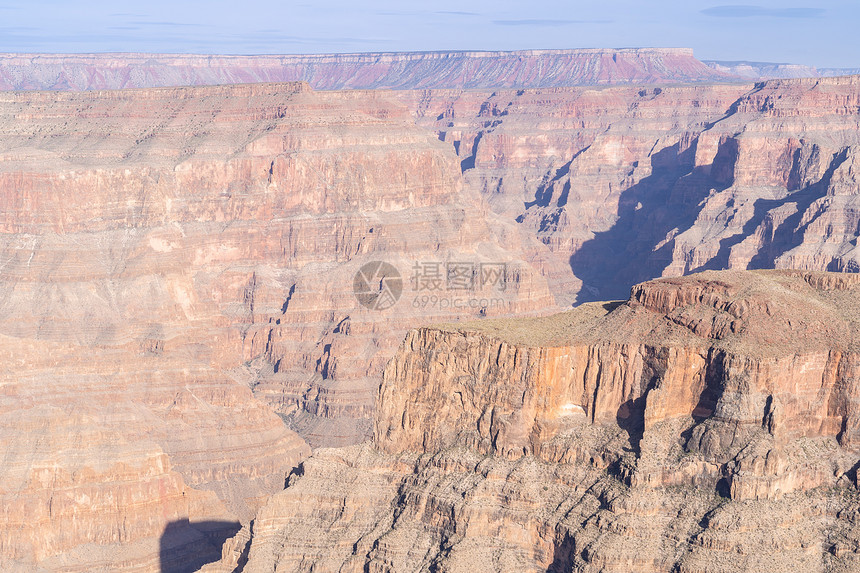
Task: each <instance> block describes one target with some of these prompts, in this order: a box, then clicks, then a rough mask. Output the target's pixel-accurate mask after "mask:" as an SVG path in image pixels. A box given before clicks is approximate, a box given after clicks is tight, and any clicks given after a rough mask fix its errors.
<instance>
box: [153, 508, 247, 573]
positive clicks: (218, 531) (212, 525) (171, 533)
mask: <svg viewBox="0 0 860 573" xmlns="http://www.w3.org/2000/svg"><path fill="white" fill-rule="evenodd" d="M241 527H242V525H241V524H240V523H239V522H238V521H195V522H190V521H188V520H187V519H180V520H177V521H171V522H170V523H168V524H167V526H166V527H165V528H164V532H163V533H162V534H161V539H160V542H159V552H158V556H159V561H160V563H161V572H162V573H193V572H194V571H197V570H198V569H200V568H201V567H203V566H204V565H206V564H207V563H213V562H215V561H218V560H219V559H221V546H223V545H224V542H225V541H227V540H228V539H230V538H231V537H233V536H234V535H236V533H238V532H239V529H241Z"/></svg>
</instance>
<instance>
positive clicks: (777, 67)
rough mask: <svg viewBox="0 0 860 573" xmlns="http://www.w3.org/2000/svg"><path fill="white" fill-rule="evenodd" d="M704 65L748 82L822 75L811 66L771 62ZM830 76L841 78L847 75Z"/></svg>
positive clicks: (712, 61) (723, 62)
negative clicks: (748, 80)
mask: <svg viewBox="0 0 860 573" xmlns="http://www.w3.org/2000/svg"><path fill="white" fill-rule="evenodd" d="M704 63H705V64H707V65H708V66H710V67H712V68H714V69H715V70H717V71H720V72H723V73H726V74H731V75H733V76H738V77H741V78H746V79H750V80H770V79H786V78H817V77H820V76H821V75H824V74H822V73H821V72H820V71H819V70H818V69H816V68H814V67H812V66H804V65H800V64H785V63H782V64H780V63H773V62H726V61H718V60H705V61H704ZM830 75H839V76H841V75H848V74H830Z"/></svg>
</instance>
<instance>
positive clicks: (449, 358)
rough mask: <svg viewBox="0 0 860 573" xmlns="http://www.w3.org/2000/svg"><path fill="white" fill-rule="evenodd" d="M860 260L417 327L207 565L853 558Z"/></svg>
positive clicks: (848, 562)
mask: <svg viewBox="0 0 860 573" xmlns="http://www.w3.org/2000/svg"><path fill="white" fill-rule="evenodd" d="M858 289H860V279H858V278H857V277H856V276H849V275H839V274H832V273H815V272H801V271H770V272H748V271H731V272H705V273H701V274H697V275H693V276H690V277H685V278H680V279H661V280H656V281H651V282H647V283H643V284H640V285H637V286H636V287H635V288H634V289H633V290H632V292H631V295H630V298H629V299H628V300H627V301H626V302H624V303H611V304H610V303H591V304H587V305H583V306H582V307H580V308H578V309H577V310H574V311H570V312H568V313H565V314H561V315H556V316H552V317H546V318H537V319H523V320H517V321H511V320H486V321H481V322H477V323H471V324H465V325H450V326H444V325H443V326H438V327H426V328H422V329H418V330H413V331H411V332H410V333H409V335H408V336H407V338H406V340H405V341H404V343H403V345H402V346H401V348H400V350H399V351H398V353H397V354H396V356H395V357H394V359H392V361H391V362H390V363H389V364H388V366H387V367H386V371H385V376H384V381H383V384H382V386H381V388H380V392H379V408H378V410H377V415H376V421H375V431H374V440H373V443H372V444H365V445H362V446H353V447H350V448H345V449H328V450H319V451H318V452H316V454H315V455H314V456H313V457H311V458H309V459H308V460H306V461H305V462H303V464H302V466H301V468H300V470H299V471H297V472H296V473H295V474H294V475H293V476H291V478H290V480H289V483H288V485H287V488H286V489H285V490H284V491H283V492H281V493H279V494H277V495H275V496H273V497H272V498H271V500H270V501H269V502H268V503H267V504H266V506H265V507H264V508H263V509H262V510H261V511H260V513H258V515H257V517H256V519H255V520H254V522H253V524H252V526H251V527H250V528H246V529H245V530H243V532H241V533H240V534H239V535H237V536H236V537H235V538H234V539H233V540H232V541H231V542H228V544H227V545H225V551H224V558H223V560H222V562H221V563H220V564H218V565H213V566H209V567H208V568H207V569H205V570H206V571H233V570H234V567H235V566H236V565H237V564H239V567H238V568H236V569H235V570H236V571H242V572H245V573H249V572H254V571H309V570H316V569H317V568H324V569H327V570H340V571H390V570H396V571H401V570H443V571H466V570H476V568H477V570H481V571H503V570H521V571H546V570H549V571H603V572H609V571H618V572H621V571H625V572H628V571H638V572H642V573H646V572H655V573H656V572H658V571H668V570H673V571H684V572H687V573H693V572H696V573H698V572H706V571H707V572H710V573H713V572H722V571H725V572H729V571H732V572H736V571H787V570H791V569H798V570H803V571H845V572H847V571H853V570H855V569H856V568H857V566H858V563H860V539H858V538H857V536H856V531H855V526H854V524H855V521H856V516H857V515H858V510H860V494H858V491H857V473H856V468H857V465H858V460H860V451H858V449H857V441H856V435H857V434H856V432H857V427H858V417H857V412H858V410H857V405H856V404H857V403H858V393H857V389H856V388H854V385H853V381H854V380H855V379H856V377H857V373H856V369H857V367H858V364H860V360H858V356H860V355H858V350H860V345H858V342H860V341H858V340H857V332H858V328H857V327H858V320H860V312H858V309H857V303H856V300H857V294H858Z"/></svg>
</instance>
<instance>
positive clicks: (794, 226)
mask: <svg viewBox="0 0 860 573" xmlns="http://www.w3.org/2000/svg"><path fill="white" fill-rule="evenodd" d="M395 95H396V97H398V98H400V99H401V100H403V101H404V102H406V103H407V105H409V106H410V107H411V108H412V109H413V110H415V114H416V121H417V122H418V123H419V125H423V126H426V127H427V128H428V129H433V130H434V131H435V132H436V133H437V134H438V136H439V138H440V139H442V140H443V141H446V142H448V143H449V144H451V145H452V146H453V147H454V149H455V150H456V151H457V153H458V155H459V156H460V157H461V161H462V164H461V166H462V169H463V171H464V175H465V177H466V180H467V181H468V182H470V183H471V184H472V185H474V186H477V187H478V188H479V189H481V190H482V192H483V194H484V196H485V197H487V200H488V202H489V204H490V205H491V207H492V209H493V210H494V211H495V212H497V213H499V214H502V215H503V216H504V217H505V218H509V219H514V220H516V221H518V222H519V223H520V229H521V231H522V232H523V233H524V234H526V235H531V236H534V237H537V238H539V239H540V240H541V241H542V242H543V243H544V244H545V245H546V246H548V247H549V249H550V251H551V252H552V253H553V254H552V255H549V256H547V255H545V254H544V255H541V256H542V257H544V258H543V259H542V260H541V261H538V262H539V263H540V264H544V265H546V268H545V273H546V275H547V277H548V278H550V279H551V280H552V278H553V277H556V276H559V277H565V275H564V273H562V274H560V275H559V274H558V273H559V272H560V271H559V269H562V268H564V267H569V268H570V270H572V271H573V273H574V275H575V276H576V277H577V278H578V279H579V280H580V281H582V282H581V285H580V287H579V292H578V294H577V298H576V300H578V301H580V302H582V301H586V300H598V299H601V298H619V297H623V296H625V294H626V292H627V289H629V287H630V285H631V284H634V283H636V282H639V281H643V280H647V279H650V278H654V277H659V276H677V275H681V274H685V273H690V272H695V271H701V270H706V269H722V268H733V269H738V268H740V269H743V268H774V267H776V268H802V269H810V270H849V271H850V270H853V269H856V268H858V258H857V256H858V255H857V252H856V249H855V246H854V240H855V238H856V235H857V221H856V220H855V217H854V213H855V212H856V208H855V205H854V203H855V199H854V198H855V196H856V194H857V190H858V189H860V183H858V179H857V170H856V155H857V150H858V149H860V147H858V146H860V139H858V133H860V130H858V127H860V111H858V110H860V107H858V104H857V102H858V100H860V76H849V77H841V78H818V79H794V80H771V81H767V82H760V83H750V84H734V85H707V86H651V87H607V88H569V89H535V90H528V89H527V90H516V91H513V90H512V91H505V90H498V91H496V92H493V93H492V94H490V93H487V92H479V91H472V92H467V91H459V90H448V91H445V90H440V91H428V92H399V93H397V94H395ZM565 278H566V280H569V277H565Z"/></svg>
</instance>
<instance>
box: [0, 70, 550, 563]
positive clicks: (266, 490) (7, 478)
mask: <svg viewBox="0 0 860 573" xmlns="http://www.w3.org/2000/svg"><path fill="white" fill-rule="evenodd" d="M494 221H495V219H494V217H493V216H492V215H491V214H489V213H488V212H487V209H486V208H485V207H484V206H483V204H482V202H481V200H480V197H479V196H478V194H477V193H475V192H472V191H470V190H469V189H468V188H464V186H463V182H462V178H461V174H460V169H459V165H458V160H457V158H456V156H455V155H454V153H453V152H452V151H451V150H450V148H449V147H448V146H446V145H444V144H443V143H441V142H439V141H438V140H436V138H434V137H433V135H432V134H430V133H427V132H426V131H425V130H422V129H419V128H417V127H416V126H415V125H414V122H413V120H412V118H411V116H410V114H409V112H408V110H407V109H406V108H404V107H403V106H401V105H400V104H397V103H395V102H392V101H390V100H389V99H387V98H386V96H385V94H382V93H370V92H343V93H315V92H312V91H311V90H310V88H309V87H308V86H307V84H277V85H276V84H266V85H246V86H227V87H204V88H166V89H151V90H128V91H116V92H110V91H103V92H89V93H56V92H32V93H4V94H0V293H2V296H0V332H2V335H0V356H2V362H3V364H4V368H3V371H2V372H0V388H2V392H0V404H2V407H0V440H1V441H2V444H3V451H4V452H5V453H6V454H5V455H6V462H5V463H4V464H3V467H2V469H0V497H2V502H3V503H2V506H3V515H4V518H3V520H2V521H1V522H0V549H2V551H0V554H2V555H3V558H2V562H0V568H2V569H3V570H4V571H5V570H10V571H11V570H22V571H32V570H36V569H38V568H39V567H41V568H44V569H46V570H63V571H81V572H83V571H97V570H117V569H122V570H134V571H157V570H159V567H160V564H170V568H172V569H176V570H184V569H186V568H188V567H194V566H196V565H199V564H200V563H201V562H204V561H206V560H211V559H212V558H217V557H218V555H220V552H219V551H218V548H217V547H215V545H219V544H220V541H218V539H223V538H225V537H228V536H229V535H232V533H233V531H235V529H234V530H233V531H231V530H230V528H231V527H238V526H239V525H240V524H241V523H248V521H249V520H250V519H251V518H252V517H253V516H254V515H255V513H256V511H257V509H258V508H259V506H260V505H261V504H262V503H264V502H265V500H266V499H267V498H268V496H269V495H270V494H272V493H274V492H276V491H279V490H281V489H282V488H283V486H284V482H285V479H286V477H287V476H288V475H289V474H290V472H291V471H292V470H293V468H294V467H295V466H296V464H298V463H299V462H300V460H302V459H303V458H305V457H306V456H307V455H308V454H309V453H310V447H309V446H308V444H307V443H306V442H305V441H304V440H303V439H302V438H301V437H299V435H297V434H296V433H295V432H293V431H291V430H290V429H288V425H291V426H292V427H293V428H295V429H298V430H300V431H301V432H302V434H303V436H305V437H307V439H308V440H309V441H310V442H311V443H314V444H320V443H322V444H326V443H327V444H350V443H354V442H356V441H359V440H361V439H362V438H363V436H365V435H367V434H368V433H369V432H370V415H371V413H372V411H373V404H374V397H375V393H376V389H377V388H378V385H379V378H380V376H381V372H382V366H383V364H384V363H385V362H386V361H387V359H388V358H389V357H390V356H391V355H392V354H393V353H394V351H395V350H396V347H397V345H398V344H399V343H400V341H401V340H402V337H403V335H404V333H405V332H406V330H407V329H408V328H410V327H413V326H418V325H420V324H423V323H426V322H427V321H438V320H456V319H458V318H464V317H478V316H480V315H482V314H485V315H487V316H493V315H496V316H500V315H507V314H511V313H516V314H526V315H528V314H536V313H540V312H544V311H545V310H546V309H552V308H557V307H556V306H555V303H554V299H553V298H552V296H551V295H550V293H549V291H548V289H547V287H546V284H545V282H544V281H543V280H542V279H541V278H540V277H538V276H536V273H533V272H532V271H531V268H530V267H529V266H528V265H527V264H525V263H524V262H523V261H521V260H520V259H519V258H518V256H517V254H516V253H518V252H521V251H523V250H524V249H523V248H522V247H521V246H520V243H519V242H518V239H516V240H515V239H513V238H510V237H514V238H515V237H516V232H514V231H512V230H509V227H511V226H512V225H511V224H507V223H503V222H498V223H496V222H494ZM491 227H492V229H491ZM506 237H508V238H506ZM378 260H383V261H387V262H389V263H390V264H391V265H393V266H395V267H396V268H397V269H398V270H399V272H400V273H401V274H402V275H403V277H404V279H403V280H404V282H405V283H406V284H405V285H404V286H403V289H402V290H403V292H402V297H401V300H400V301H399V302H398V304H397V305H395V306H393V307H392V308H390V309H387V310H372V309H366V308H364V307H362V306H361V305H360V304H359V302H358V301H357V299H356V297H355V296H354V293H353V288H354V277H355V276H356V273H357V271H358V270H359V269H360V268H361V267H362V266H363V265H364V264H365V263H368V262H372V261H378ZM414 261H421V262H426V261H430V262H433V261H435V262H436V263H437V264H439V265H442V268H443V269H444V268H445V267H444V265H445V263H446V262H449V261H458V262H468V263H469V264H471V265H476V266H477V267H480V265H481V264H487V265H497V264H502V265H505V266H506V269H505V273H504V277H503V278H504V280H503V281H502V282H501V283H500V285H499V287H498V288H496V289H495V290H494V291H493V292H491V293H490V292H485V291H481V290H480V289H479V288H478V287H473V288H472V289H471V290H469V291H466V292H462V293H460V296H463V297H465V298H469V297H475V298H477V297H491V300H492V302H493V304H492V305H489V306H486V307H484V306H481V305H478V306H466V307H462V308H454V307H453V306H450V307H443V306H441V305H438V304H437V305H436V306H432V305H431V306H423V307H422V306H420V305H415V304H413V300H414V299H415V297H416V296H417V294H416V293H415V292H414V289H412V288H411V287H410V286H409V284H408V283H409V278H410V275H409V272H410V270H411V265H412V264H413V262H414ZM501 287H504V288H501ZM488 288H489V287H488ZM449 294H450V293H449ZM470 300H471V299H470ZM285 422H286V424H285ZM213 547H214V551H213Z"/></svg>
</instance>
